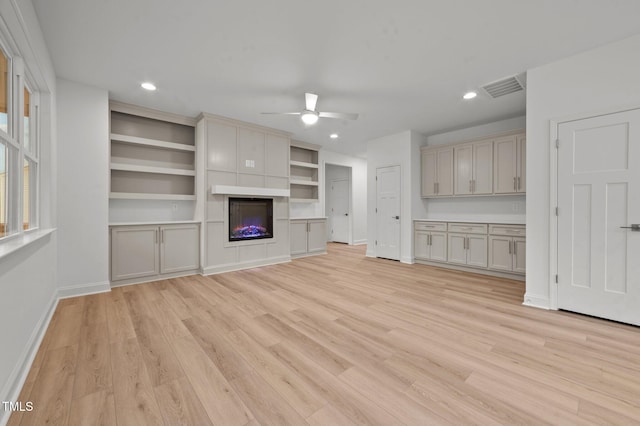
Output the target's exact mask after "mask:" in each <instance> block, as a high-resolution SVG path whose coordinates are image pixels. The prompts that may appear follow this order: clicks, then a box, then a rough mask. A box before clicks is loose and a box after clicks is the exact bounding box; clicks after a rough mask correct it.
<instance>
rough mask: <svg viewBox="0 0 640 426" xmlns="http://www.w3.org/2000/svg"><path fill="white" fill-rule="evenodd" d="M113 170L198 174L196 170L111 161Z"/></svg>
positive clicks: (164, 173)
mask: <svg viewBox="0 0 640 426" xmlns="http://www.w3.org/2000/svg"><path fill="white" fill-rule="evenodd" d="M111 170H122V171H126V172H140V173H157V174H162V175H180V176H195V175H196V171H195V170H188V169H174V168H169V167H151V166H140V165H137V164H123V163H111Z"/></svg>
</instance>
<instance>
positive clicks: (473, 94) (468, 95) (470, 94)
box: [462, 92, 478, 100]
mask: <svg viewBox="0 0 640 426" xmlns="http://www.w3.org/2000/svg"><path fill="white" fill-rule="evenodd" d="M476 96H478V94H477V93H476V92H467V93H465V94H464V96H463V97H462V99H466V100H469V99H473V98H475V97H476Z"/></svg>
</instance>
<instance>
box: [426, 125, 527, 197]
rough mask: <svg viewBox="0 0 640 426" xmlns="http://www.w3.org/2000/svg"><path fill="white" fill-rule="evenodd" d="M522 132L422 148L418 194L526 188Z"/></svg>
mask: <svg viewBox="0 0 640 426" xmlns="http://www.w3.org/2000/svg"><path fill="white" fill-rule="evenodd" d="M525 143H526V139H525V135H524V133H519V134H515V133H512V134H510V135H504V136H500V137H495V138H486V139H482V140H478V141H474V142H466V143H459V144H451V145H447V146H436V147H430V146H428V147H423V148H422V151H421V155H422V158H421V160H422V161H421V165H422V169H421V172H422V197H425V198H434V197H451V196H465V197H466V196H472V195H492V194H520V193H524V192H525V188H526V181H525V180H526V145H525Z"/></svg>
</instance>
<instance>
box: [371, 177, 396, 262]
mask: <svg viewBox="0 0 640 426" xmlns="http://www.w3.org/2000/svg"><path fill="white" fill-rule="evenodd" d="M400 189H401V186H400V166H390V167H380V168H377V169H376V257H383V258H385V259H392V260H400Z"/></svg>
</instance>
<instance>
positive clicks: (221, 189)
mask: <svg viewBox="0 0 640 426" xmlns="http://www.w3.org/2000/svg"><path fill="white" fill-rule="evenodd" d="M211 194H213V195H216V194H223V195H249V196H251V195H255V196H261V197H289V194H290V191H289V190H288V189H279V188H257V187H250V186H231V185H211Z"/></svg>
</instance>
